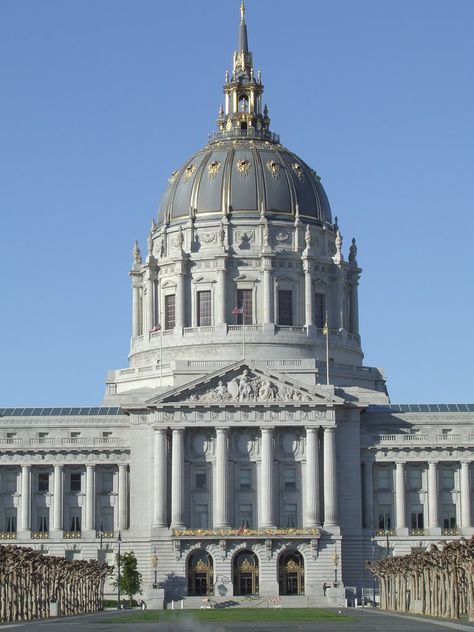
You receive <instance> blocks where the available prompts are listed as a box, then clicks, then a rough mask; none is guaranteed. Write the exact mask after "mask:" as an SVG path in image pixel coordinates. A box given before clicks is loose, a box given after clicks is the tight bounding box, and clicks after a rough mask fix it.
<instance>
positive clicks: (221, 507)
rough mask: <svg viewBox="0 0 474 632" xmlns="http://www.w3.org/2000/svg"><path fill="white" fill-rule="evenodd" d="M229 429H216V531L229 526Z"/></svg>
mask: <svg viewBox="0 0 474 632" xmlns="http://www.w3.org/2000/svg"><path fill="white" fill-rule="evenodd" d="M227 438H228V430H227V428H216V467H215V476H214V529H221V528H225V527H228V526H229V517H228V504H229V499H228V484H229V483H228V466H227Z"/></svg>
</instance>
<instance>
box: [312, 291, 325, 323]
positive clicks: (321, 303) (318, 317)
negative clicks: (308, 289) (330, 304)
mask: <svg viewBox="0 0 474 632" xmlns="http://www.w3.org/2000/svg"><path fill="white" fill-rule="evenodd" d="M314 322H315V324H316V327H319V328H320V329H321V328H322V327H324V323H325V322H326V296H325V295H324V294H321V293H320V292H316V294H315V295H314Z"/></svg>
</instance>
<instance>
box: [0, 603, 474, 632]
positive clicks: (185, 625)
mask: <svg viewBox="0 0 474 632" xmlns="http://www.w3.org/2000/svg"><path fill="white" fill-rule="evenodd" d="M342 612H343V614H347V615H349V616H350V617H352V621H343V620H341V621H337V620H336V621H314V622H310V621H301V622H298V621H295V622H281V623H276V622H268V623H265V622H255V623H252V622H235V621H232V622H229V623H200V622H198V621H192V620H190V619H187V618H186V619H184V618H182V617H181V616H179V615H178V616H177V617H176V620H173V619H171V620H170V619H167V620H166V621H163V622H162V623H160V622H154V623H130V624H126V623H109V624H106V623H104V621H105V620H106V619H108V620H111V621H113V619H114V618H115V617H117V616H119V615H121V614H122V613H118V612H104V613H99V614H95V615H87V616H83V617H70V618H59V619H51V620H47V621H36V622H33V623H15V624H11V623H9V624H5V625H0V632H2V630H6V629H8V630H14V629H16V630H18V632H33V631H35V632H152V631H153V632H277V631H278V632H288V631H291V632H412V631H413V632H442V630H446V631H449V632H451V630H458V631H459V632H474V625H470V624H468V623H455V622H451V621H439V620H436V621H434V620H432V619H426V618H422V617H410V616H406V615H392V614H385V613H383V612H380V611H377V610H369V609H367V610H365V609H357V610H355V609H354V608H351V609H349V610H343V611H342Z"/></svg>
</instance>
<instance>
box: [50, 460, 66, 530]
mask: <svg viewBox="0 0 474 632" xmlns="http://www.w3.org/2000/svg"><path fill="white" fill-rule="evenodd" d="M63 470H64V467H63V466H62V465H55V466H54V478H53V521H52V522H53V524H52V528H53V531H59V530H60V529H61V528H62V514H63Z"/></svg>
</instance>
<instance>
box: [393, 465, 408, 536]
mask: <svg viewBox="0 0 474 632" xmlns="http://www.w3.org/2000/svg"><path fill="white" fill-rule="evenodd" d="M395 503H396V505H395V506H396V511H397V516H396V528H397V529H406V526H407V519H406V511H405V506H406V505H405V463H403V462H398V463H397V464H396V474H395Z"/></svg>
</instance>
